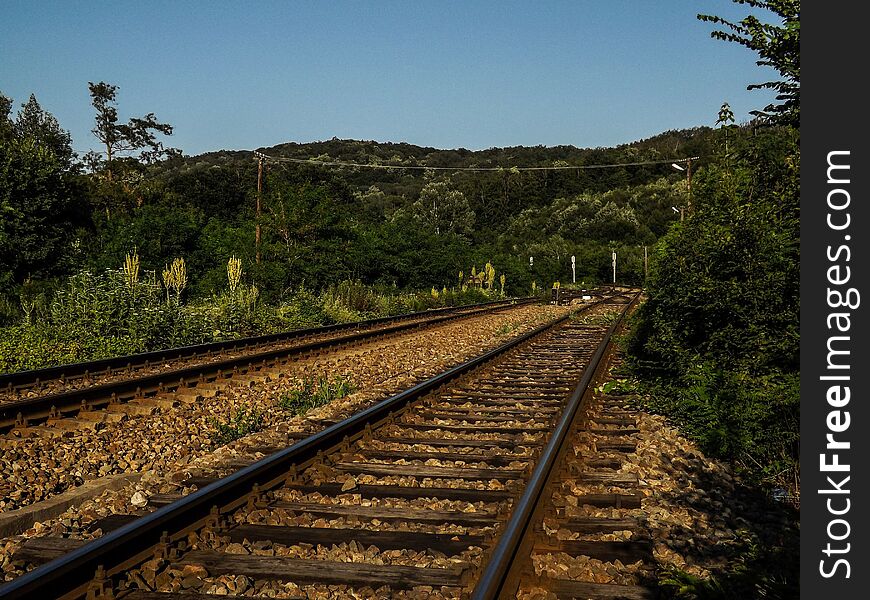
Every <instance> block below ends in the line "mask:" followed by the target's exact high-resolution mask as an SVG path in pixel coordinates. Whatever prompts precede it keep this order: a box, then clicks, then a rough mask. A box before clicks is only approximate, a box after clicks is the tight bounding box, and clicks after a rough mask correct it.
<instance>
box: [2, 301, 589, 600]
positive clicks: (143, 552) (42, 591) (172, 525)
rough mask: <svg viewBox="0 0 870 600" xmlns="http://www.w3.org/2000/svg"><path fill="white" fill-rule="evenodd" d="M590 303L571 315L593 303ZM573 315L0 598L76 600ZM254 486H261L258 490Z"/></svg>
mask: <svg viewBox="0 0 870 600" xmlns="http://www.w3.org/2000/svg"><path fill="white" fill-rule="evenodd" d="M605 300H606V299H601V300H598V301H596V302H593V303H591V304H588V305H586V306H584V307H582V308H580V309H579V310H578V311H574V312H573V313H571V314H576V313H577V312H582V311H585V310H588V309H589V308H592V307H593V306H596V305H598V304H600V303H602V302H604V301H605ZM571 314H567V315H564V316H562V317H559V318H557V319H554V320H552V321H550V322H548V323H546V324H544V325H542V326H540V327H537V328H535V329H534V330H533V331H530V332H528V333H526V334H524V335H522V336H519V337H517V338H515V339H513V340H511V341H509V342H506V343H505V344H502V345H501V346H499V347H497V348H494V349H492V350H490V351H488V352H486V353H484V354H482V355H480V356H478V357H476V358H473V359H471V360H469V361H466V362H464V363H462V364H460V365H457V366H455V367H453V368H451V369H448V370H447V371H445V372H443V373H441V374H440V375H437V376H435V377H432V378H431V379H428V380H426V381H424V382H422V383H419V384H417V385H415V386H414V387H412V388H409V389H407V390H405V391H403V392H401V393H399V394H396V395H395V396H392V397H390V398H387V399H386V400H383V401H381V402H379V403H377V404H375V405H374V406H371V407H369V408H367V409H365V410H363V411H361V412H359V413H357V414H355V415H353V416H351V417H348V418H347V419H345V420H343V421H340V422H339V423H336V424H335V425H332V426H330V427H327V428H326V429H324V430H322V431H320V432H318V433H316V434H314V435H312V436H310V437H308V438H305V439H303V440H300V441H299V442H296V443H295V444H293V445H292V446H289V447H288V448H286V449H284V450H281V451H279V452H276V453H274V454H272V455H270V456H267V457H266V458H263V459H261V460H260V461H258V462H256V463H254V464H252V465H250V466H248V467H245V468H243V469H241V470H240V471H237V472H235V473H233V474H232V475H229V476H228V477H225V478H223V479H220V480H218V481H216V482H214V483H212V484H210V485H208V486H206V487H204V488H202V489H200V490H197V491H196V492H193V493H191V494H190V495H188V496H185V497H184V498H182V499H180V500H177V501H176V502H173V503H172V504H169V505H167V506H164V507H163V508H160V509H158V510H156V511H155V512H153V513H150V514H148V515H145V516H143V517H141V518H140V519H137V520H136V521H134V522H132V523H129V524H127V525H125V526H123V527H121V528H119V529H117V530H115V531H112V532H110V533H108V534H107V535H105V536H103V537H101V538H99V539H97V540H94V541H93V542H90V543H88V544H87V545H85V546H83V547H81V548H79V549H77V550H74V551H72V552H70V553H68V554H66V555H64V556H61V557H60V558H57V559H55V560H53V561H51V562H49V563H47V564H45V565H42V566H40V567H38V568H36V569H34V570H33V571H31V572H29V573H27V574H25V575H22V576H21V577H19V578H17V579H14V580H13V581H11V582H9V583H7V584H5V585H3V586H0V599H10V600H11V599H24V598H30V599H34V600H42V599H44V598H57V597H63V598H73V597H78V595H81V594H84V593H85V591H86V587H87V586H88V584H89V583H90V582H91V581H92V580H93V579H94V574H95V573H96V572H97V571H98V569H103V570H101V571H100V572H101V573H103V572H104V573H105V574H106V575H107V576H112V575H114V574H117V573H119V572H121V571H122V570H123V569H124V568H125V567H126V566H129V565H132V564H136V562H137V561H140V560H144V559H146V558H147V557H148V556H151V554H152V553H153V549H154V547H155V546H156V545H158V544H160V543H162V541H166V540H167V538H166V537H165V534H166V532H173V534H172V535H171V536H169V539H171V540H172V541H177V540H179V539H182V538H183V537H184V536H185V535H186V532H188V531H190V530H191V529H193V528H195V527H197V526H198V525H201V524H203V523H205V522H206V520H207V519H209V518H213V517H214V516H216V514H215V512H214V509H215V508H216V509H217V511H218V514H220V513H221V512H226V511H228V510H231V509H233V508H235V507H237V506H240V505H241V504H242V503H244V502H245V501H246V499H247V498H248V497H249V496H251V494H252V490H256V489H259V490H264V489H268V488H269V487H272V486H274V485H278V484H280V482H282V481H284V480H285V479H286V478H287V476H288V473H289V472H291V469H292V468H293V467H296V466H298V465H301V464H304V463H305V462H306V461H309V460H312V459H315V458H316V457H317V456H318V453H320V452H325V451H326V450H328V449H330V448H333V447H336V446H338V445H339V444H341V443H343V442H346V441H349V440H352V439H355V438H356V437H359V436H361V435H363V433H364V431H365V429H366V427H367V426H375V425H376V424H377V423H379V422H381V421H384V420H386V419H389V418H390V417H391V416H392V415H394V414H395V413H396V412H397V411H399V410H401V409H402V408H404V407H405V406H407V405H408V404H409V403H411V402H412V401H414V400H417V399H419V398H421V397H423V396H425V395H426V394H429V393H431V392H433V391H436V390H438V389H439V388H441V387H442V386H444V385H446V384H448V383H450V382H451V381H454V380H455V379H457V378H459V377H461V376H463V375H466V374H467V373H469V372H470V371H472V370H474V369H476V368H478V367H480V366H481V365H483V364H485V363H487V362H489V361H491V360H493V359H494V358H497V357H498V356H501V355H503V354H504V353H506V352H508V351H509V350H512V349H513V348H516V347H517V346H519V345H520V344H523V343H524V342H527V341H529V340H531V339H533V338H534V337H536V336H538V335H540V334H542V333H544V332H546V331H548V330H550V329H552V328H554V327H555V326H557V325H559V324H561V323H563V322H565V321H567V320H568V319H569V318H570V317H571ZM254 486H257V487H256V488H255V487H254Z"/></svg>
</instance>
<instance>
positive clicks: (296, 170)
mask: <svg viewBox="0 0 870 600" xmlns="http://www.w3.org/2000/svg"><path fill="white" fill-rule="evenodd" d="M4 102H5V106H6V109H5V110H0V113H3V112H5V113H7V116H6V117H5V120H3V119H0V120H3V123H0V125H2V127H0V134H2V135H0V142H2V144H3V145H4V148H5V151H6V152H7V156H8V157H9V160H10V161H11V162H10V163H9V164H10V165H18V166H17V167H16V168H10V169H8V170H4V171H3V173H2V177H3V178H4V179H3V181H2V182H0V183H2V184H3V185H2V189H7V190H23V191H16V192H15V197H14V198H11V197H10V199H9V201H10V202H13V203H14V204H15V205H16V206H18V207H19V209H18V211H17V212H16V213H15V218H14V219H12V220H11V221H9V222H7V223H6V225H5V227H6V229H5V233H4V234H3V235H0V267H2V269H0V271H2V272H0V295H2V296H4V297H5V298H6V300H5V303H6V304H5V305H6V306H7V309H6V310H5V311H3V310H0V313H2V312H6V313H7V315H9V316H8V317H7V318H11V319H13V320H14V319H17V318H20V314H21V309H17V308H16V307H17V306H18V305H19V304H20V302H19V299H18V298H19V296H20V294H21V291H22V287H21V286H22V285H24V284H25V283H27V285H29V286H31V287H33V286H34V285H35V284H38V283H40V282H45V283H46V284H47V285H48V286H49V289H55V288H56V287H57V286H58V285H62V284H63V281H64V280H65V278H66V277H68V276H70V275H73V274H75V273H76V272H79V271H82V270H90V271H92V272H102V271H104V270H106V269H118V268H120V267H121V266H122V265H123V264H124V260H125V256H127V255H128V254H130V253H136V254H137V256H138V257H139V258H140V260H141V265H142V269H143V271H155V272H157V273H160V272H162V270H163V268H164V267H165V266H166V265H168V264H171V263H172V262H173V261H174V260H175V259H177V258H183V259H184V260H185V262H186V264H187V267H188V273H189V282H188V284H187V291H186V294H187V295H188V296H190V297H193V298H195V297H208V296H210V295H211V294H214V293H216V292H218V291H220V290H221V289H223V287H224V286H225V285H226V265H227V261H228V259H229V258H230V257H233V256H236V257H239V258H240V259H241V261H242V265H243V268H244V272H245V273H246V276H247V277H248V278H249V279H250V280H251V281H255V282H256V283H257V285H258V289H259V290H260V293H261V294H262V297H263V298H264V299H266V300H268V301H277V300H280V299H281V298H284V297H286V295H287V294H288V293H292V291H293V290H297V289H299V288H300V286H305V287H306V288H308V289H315V290H319V289H323V288H325V287H327V286H330V285H333V284H336V283H338V282H340V281H344V280H347V279H354V280H357V279H358V280H361V281H362V282H363V283H367V284H374V285H388V286H391V287H392V286H396V287H397V288H399V289H417V290H419V289H426V290H428V289H430V288H431V287H433V286H434V287H436V288H438V289H441V288H443V287H444V286H448V287H449V286H452V285H456V282H457V277H458V273H459V271H464V272H465V273H466V274H467V273H469V272H470V271H471V268H472V267H475V266H476V267H477V268H478V269H480V268H482V267H483V265H484V264H485V263H486V262H492V263H493V264H494V265H495V267H496V269H497V270H498V272H499V273H503V274H505V276H506V291H507V292H508V293H512V294H520V293H526V292H527V291H528V290H529V289H530V286H531V284H532V283H533V282H535V283H536V284H537V285H538V286H549V285H551V284H552V283H553V281H556V280H561V281H570V277H571V269H570V264H571V263H570V259H571V256H576V261H577V278H578V281H580V280H585V281H587V282H594V281H602V280H607V279H609V278H610V277H611V276H612V274H611V265H610V256H611V253H612V252H614V251H616V252H617V253H618V255H619V269H618V278H619V279H620V280H622V281H627V282H640V281H641V280H642V278H643V274H644V267H643V248H644V246H649V245H652V244H654V243H655V242H656V240H657V239H658V238H659V237H660V236H662V235H663V234H664V233H665V232H666V231H667V230H668V228H669V227H670V225H671V224H672V223H674V222H675V221H676V220H678V218H679V215H678V207H685V206H686V205H687V200H688V194H687V187H686V174H685V173H684V172H679V171H677V170H675V169H673V168H672V167H671V166H670V164H669V162H670V159H676V158H683V157H689V156H699V157H700V159H699V160H698V161H696V163H695V164H696V169H695V170H696V172H697V173H699V174H700V173H702V172H703V169H705V168H706V167H707V166H708V165H710V164H713V163H714V162H717V161H719V160H721V156H722V154H723V148H724V147H725V144H723V138H725V137H727V136H728V135H730V136H731V137H732V138H734V140H733V141H732V146H733V147H734V148H736V147H737V142H736V140H737V138H748V137H751V136H752V135H753V130H752V129H751V128H749V127H746V128H734V127H729V128H728V129H727V130H726V129H723V128H718V129H711V128H706V127H698V128H694V129H688V130H681V131H669V132H665V133H662V134H660V135H657V136H654V137H652V138H649V139H645V140H641V141H637V142H633V143H630V144H623V145H620V146H616V147H613V148H585V149H584V148H577V147H574V146H557V147H552V148H548V147H544V146H535V147H521V146H520V147H511V148H490V149H487V150H478V151H471V150H466V149H461V148H460V149H455V150H440V149H436V148H430V147H421V146H415V145H413V144H408V143H390V142H376V141H356V140H338V139H332V140H329V141H323V142H311V143H293V142H290V143H285V144H280V145H277V146H274V147H268V148H267V147H263V148H258V149H256V150H258V151H260V152H262V153H263V154H265V155H267V156H268V157H270V158H272V159H274V160H267V161H266V162H265V165H264V166H265V169H264V176H263V181H262V183H263V185H262V194H261V197H260V200H261V202H260V204H261V209H262V210H261V215H260V218H259V223H260V226H261V233H262V235H261V244H260V247H259V254H260V260H259V261H258V260H257V247H256V243H255V229H256V227H255V226H256V223H257V216H256V210H255V207H256V205H257V202H256V199H257V196H258V194H257V179H258V177H257V174H258V169H257V160H256V159H255V155H254V150H253V149H251V150H222V151H217V152H210V153H206V154H202V155H199V156H193V157H185V156H180V155H174V154H173V153H165V154H166V156H165V157H164V158H163V159H160V160H156V161H155V160H146V159H144V157H145V155H144V154H143V155H142V156H137V155H135V154H133V155H131V156H121V157H117V156H116V157H115V158H114V160H112V161H107V160H105V157H103V158H102V159H101V158H100V157H99V155H97V157H96V158H97V160H94V161H91V160H89V159H93V157H84V159H85V163H87V166H88V167H89V169H87V170H88V171H89V172H86V169H84V168H82V167H83V166H84V165H82V164H79V163H78V162H77V160H76V158H75V157H74V154H73V153H72V151H71V149H70V147H69V146H70V141H69V135H68V134H67V133H66V132H65V131H63V129H62V126H61V125H60V124H59V123H58V122H57V121H56V120H55V119H54V118H53V117H52V116H51V115H50V114H48V113H46V112H45V111H43V110H42V109H41V107H39V105H38V103H37V102H36V101H35V99H31V102H30V103H29V104H28V108H27V110H25V111H23V112H22V113H21V114H20V115H19V116H18V118H17V119H14V118H13V115H12V112H11V110H10V107H11V105H12V101H11V100H9V99H5V100H4ZM771 135H775V134H771ZM46 143H49V144H50V145H49V146H48V147H49V149H51V150H52V152H51V154H50V155H48V154H40V153H36V152H34V150H33V148H34V147H36V146H39V145H40V144H41V145H43V146H45V145H46ZM154 146H155V149H156V150H161V147H160V145H159V144H157V143H156V142H155V144H154ZM282 159H295V160H297V161H298V160H302V161H311V162H306V163H305V164H300V163H297V162H288V161H286V160H282ZM647 161H660V162H658V163H656V164H640V165H638V164H628V163H644V162H647ZM329 162H342V163H351V164H359V165H375V164H377V165H394V166H416V167H441V168H443V169H444V170H431V169H382V168H377V169H372V168H360V167H354V166H331V165H325V164H318V163H329ZM592 165H625V166H610V167H607V168H583V167H589V166H592ZM552 166H569V167H577V168H568V169H560V170H540V171H521V170H519V169H522V168H525V167H552ZM470 167H477V168H481V167H482V168H494V169H497V170H494V171H486V172H477V171H467V170H465V171H463V170H461V169H465V168H470ZM518 168H519V169H518ZM453 169H457V170H453ZM19 179H20V181H19ZM48 191H50V193H47V192H48ZM31 192H32V194H33V197H32V198H31V197H30V196H28V194H30V193H31ZM48 215H52V216H51V217H50V218H49V217H48ZM46 219H48V221H47V220H46ZM39 223H42V224H43V225H42V226H40V227H35V226H34V225H35V224H39ZM46 223H50V226H47V225H46ZM530 258H533V259H534V264H533V265H532V266H529V263H530ZM45 297H46V298H48V297H50V293H47V294H46V295H45ZM0 320H2V315H0Z"/></svg>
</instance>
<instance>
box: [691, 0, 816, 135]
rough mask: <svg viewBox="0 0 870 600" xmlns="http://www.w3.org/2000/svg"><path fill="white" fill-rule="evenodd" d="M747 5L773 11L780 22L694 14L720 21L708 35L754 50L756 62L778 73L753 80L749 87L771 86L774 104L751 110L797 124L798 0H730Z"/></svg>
mask: <svg viewBox="0 0 870 600" xmlns="http://www.w3.org/2000/svg"><path fill="white" fill-rule="evenodd" d="M733 1H734V2H736V3H737V4H746V5H747V6H749V7H751V8H761V9H764V10H769V11H771V12H773V13H774V14H775V15H776V16H778V17H779V18H780V23H781V24H780V25H775V24H772V23H763V22H761V20H759V19H758V17H755V16H754V15H749V16H747V17H745V18H744V19H742V20H741V21H740V22H739V23H732V22H731V21H727V20H725V19H723V18H722V17H717V16H714V15H698V18H699V19H700V20H702V21H706V22H709V23H715V24H716V25H721V26H722V27H723V29H717V30H716V31H712V32H710V36H711V37H713V38H716V39H720V40H725V41H726V42H736V43H738V44H740V45H741V46H745V47H746V48H749V49H750V50H754V51H755V52H757V53H758V55H759V57H760V59H759V60H758V61H757V64H758V65H759V66H764V67H773V68H774V69H776V70H777V71H779V74H780V75H781V76H782V79H780V80H778V81H767V82H765V83H754V84H752V85H749V86H747V89H749V90H756V89H770V90H775V91H776V93H777V95H776V100H777V102H778V104H769V105H767V106H765V107H764V109H763V110H760V111H753V112H752V113H751V114H753V115H755V116H757V117H760V118H762V119H764V120H767V121H770V122H773V123H779V124H784V125H792V126H794V127H799V126H800V88H801V84H800V79H801V49H800V34H801V4H800V0H733Z"/></svg>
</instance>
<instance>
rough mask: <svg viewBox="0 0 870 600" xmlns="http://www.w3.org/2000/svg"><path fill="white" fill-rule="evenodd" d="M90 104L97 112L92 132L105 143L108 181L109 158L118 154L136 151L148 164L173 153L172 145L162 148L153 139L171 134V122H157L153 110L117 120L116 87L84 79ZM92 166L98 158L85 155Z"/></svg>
mask: <svg viewBox="0 0 870 600" xmlns="http://www.w3.org/2000/svg"><path fill="white" fill-rule="evenodd" d="M88 89H89V90H90V93H91V103H92V104H93V106H94V109H96V111H97V115H96V119H95V125H94V128H93V129H92V130H91V131H92V133H93V134H94V135H95V136H96V137H97V139H98V140H100V143H102V144H103V146H105V148H106V149H105V173H106V178H107V179H108V180H109V181H111V180H112V176H113V170H112V169H113V168H114V165H113V164H112V161H114V160H116V159H117V158H118V157H119V156H129V155H131V154H133V153H136V152H138V153H139V154H138V158H139V159H140V160H142V161H143V162H146V163H150V162H154V161H156V160H159V159H161V158H163V157H166V156H170V155H173V154H177V153H178V151H177V150H175V149H174V148H165V147H164V146H163V143H162V142H160V141H159V140H158V139H157V134H158V133H162V134H163V135H172V125H169V124H168V123H161V122H160V121H158V120H157V117H156V116H155V115H154V113H148V114H147V115H145V116H144V117H131V118H130V120H129V121H127V123H119V122H118V109H117V108H116V105H117V94H118V86H116V85H112V84H109V83H105V82H103V81H101V82H99V83H93V82H88ZM88 158H89V162H90V163H91V164H92V165H99V164H100V162H101V158H102V157H99V156H95V155H94V154H93V153H91V154H90V155H89V157H88Z"/></svg>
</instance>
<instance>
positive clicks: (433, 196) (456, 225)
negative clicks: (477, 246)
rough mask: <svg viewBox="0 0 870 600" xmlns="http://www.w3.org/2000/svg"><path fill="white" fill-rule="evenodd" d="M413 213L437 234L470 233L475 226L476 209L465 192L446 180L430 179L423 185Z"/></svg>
mask: <svg viewBox="0 0 870 600" xmlns="http://www.w3.org/2000/svg"><path fill="white" fill-rule="evenodd" d="M413 213H414V218H415V219H417V220H418V221H420V222H422V223H423V224H424V225H425V226H426V227H427V228H429V229H430V230H431V231H434V232H435V235H442V234H447V233H455V234H458V235H469V234H470V233H471V231H472V229H473V228H474V211H473V210H471V208H470V207H469V206H468V200H467V199H466V198H465V194H463V193H462V192H460V191H459V190H457V189H454V188H453V186H451V185H450V183H448V182H446V181H430V182H429V183H427V184H426V185H425V186H423V189H422V190H420V197H419V198H418V199H417V201H416V202H415V203H414V206H413Z"/></svg>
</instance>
